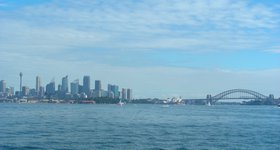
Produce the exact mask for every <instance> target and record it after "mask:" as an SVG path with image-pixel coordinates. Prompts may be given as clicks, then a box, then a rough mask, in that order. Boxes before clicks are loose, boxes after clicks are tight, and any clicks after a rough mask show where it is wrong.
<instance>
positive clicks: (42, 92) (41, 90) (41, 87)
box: [38, 86, 45, 98]
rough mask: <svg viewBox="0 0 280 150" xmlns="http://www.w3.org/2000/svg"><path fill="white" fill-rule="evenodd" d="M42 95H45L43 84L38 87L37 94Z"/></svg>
mask: <svg viewBox="0 0 280 150" xmlns="http://www.w3.org/2000/svg"><path fill="white" fill-rule="evenodd" d="M44 95H45V89H44V87H43V86H40V88H39V95H38V96H39V97H41V98H43V97H44Z"/></svg>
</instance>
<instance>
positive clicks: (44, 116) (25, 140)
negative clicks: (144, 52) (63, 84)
mask: <svg viewBox="0 0 280 150" xmlns="http://www.w3.org/2000/svg"><path fill="white" fill-rule="evenodd" d="M0 149H1V150H6V149H7V150H9V149H20V150H23V149H28V150H29V149H57V150H58V149H66V150H72V149H73V150H74V149H79V150H80V149H190V150H193V149H210V150H215V149H217V150H221V149H230V150H232V149H238V150H242V149H243V150H247V149H251V150H263V149H269V150H279V149H280V108H278V107H277V106H235V105H234V106H230V105H216V106H211V107H208V106H188V105H185V106H181V105H171V106H170V107H162V105H144V104H143V105H133V104H131V105H129V104H128V105H124V106H123V107H120V106H118V105H71V104H5V103H2V104H0Z"/></svg>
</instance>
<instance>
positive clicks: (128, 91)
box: [127, 89, 132, 100]
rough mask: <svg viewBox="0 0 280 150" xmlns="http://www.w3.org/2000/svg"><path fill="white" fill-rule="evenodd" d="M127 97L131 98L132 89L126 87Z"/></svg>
mask: <svg viewBox="0 0 280 150" xmlns="http://www.w3.org/2000/svg"><path fill="white" fill-rule="evenodd" d="M127 99H128V100H132V89H127Z"/></svg>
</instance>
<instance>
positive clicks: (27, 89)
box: [22, 86, 29, 96]
mask: <svg viewBox="0 0 280 150" xmlns="http://www.w3.org/2000/svg"><path fill="white" fill-rule="evenodd" d="M28 95H29V87H28V86H23V87H22V96H28Z"/></svg>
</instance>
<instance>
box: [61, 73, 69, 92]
mask: <svg viewBox="0 0 280 150" xmlns="http://www.w3.org/2000/svg"><path fill="white" fill-rule="evenodd" d="M61 91H62V92H63V93H68V91H69V88H68V76H65V77H63V78H62V85H61Z"/></svg>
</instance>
